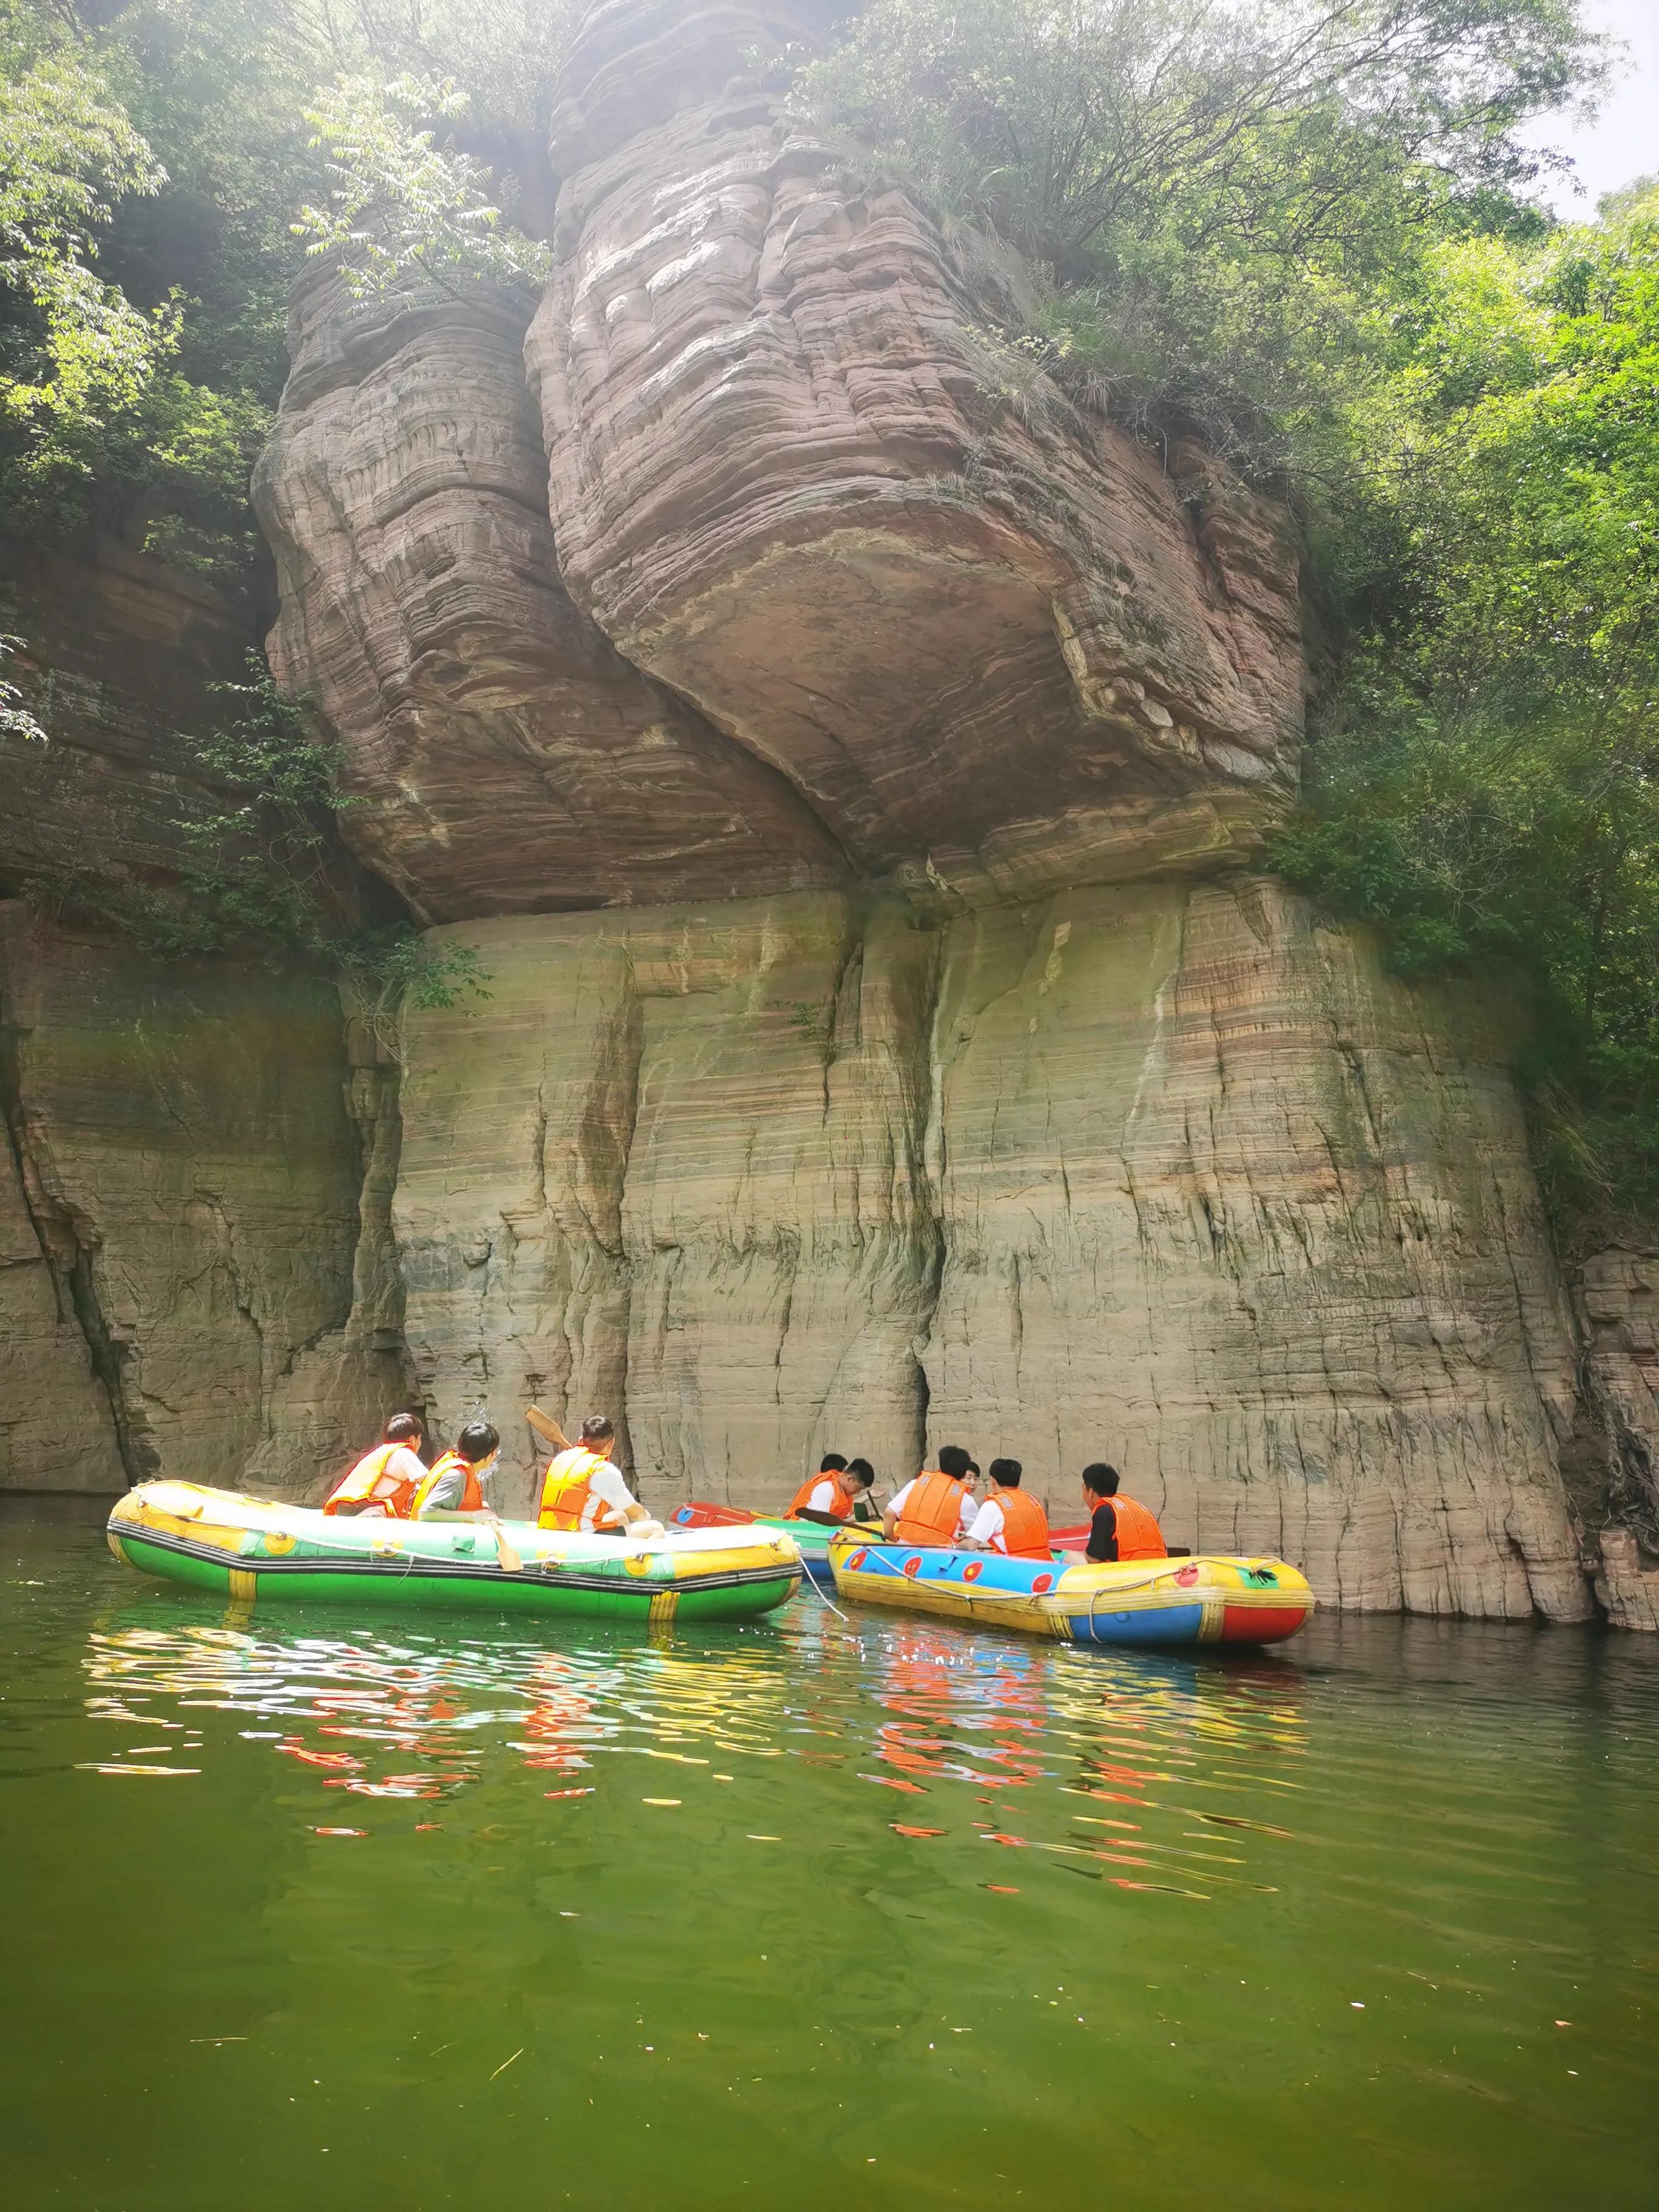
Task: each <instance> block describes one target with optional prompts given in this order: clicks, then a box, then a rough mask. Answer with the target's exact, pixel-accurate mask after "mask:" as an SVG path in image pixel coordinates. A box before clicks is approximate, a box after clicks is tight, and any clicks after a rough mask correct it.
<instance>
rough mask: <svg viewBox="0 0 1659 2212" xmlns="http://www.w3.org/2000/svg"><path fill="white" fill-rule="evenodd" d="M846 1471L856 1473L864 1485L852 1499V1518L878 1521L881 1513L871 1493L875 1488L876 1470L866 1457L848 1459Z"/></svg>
mask: <svg viewBox="0 0 1659 2212" xmlns="http://www.w3.org/2000/svg"><path fill="white" fill-rule="evenodd" d="M847 1472H848V1474H851V1475H856V1476H857V1477H858V1478H859V1479H860V1480H861V1481H862V1483H863V1485H864V1487H863V1489H862V1490H861V1491H860V1492H859V1494H858V1496H857V1497H856V1498H854V1500H853V1518H854V1520H855V1521H879V1520H880V1518H881V1515H880V1512H879V1511H878V1509H877V1505H876V1501H875V1498H874V1497H873V1495H872V1492H873V1491H874V1489H875V1484H876V1470H875V1469H874V1468H872V1466H871V1464H870V1462H869V1461H868V1460H867V1459H849V1460H848V1462H847Z"/></svg>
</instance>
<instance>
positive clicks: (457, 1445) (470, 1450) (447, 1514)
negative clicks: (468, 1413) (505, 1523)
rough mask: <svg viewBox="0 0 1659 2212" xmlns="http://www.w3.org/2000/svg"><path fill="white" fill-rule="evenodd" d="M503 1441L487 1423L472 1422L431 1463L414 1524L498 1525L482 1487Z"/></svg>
mask: <svg viewBox="0 0 1659 2212" xmlns="http://www.w3.org/2000/svg"><path fill="white" fill-rule="evenodd" d="M500 1454H501V1438H500V1437H498V1436H497V1435H496V1433H495V1430H494V1429H493V1428H492V1427H491V1426H490V1425H489V1422H488V1421H469V1422H468V1423H467V1425H466V1426H465V1428H464V1429H463V1430H462V1431H461V1433H460V1434H459V1436H458V1437H456V1439H455V1442H454V1443H453V1445H452V1446H451V1448H450V1449H449V1450H448V1451H447V1452H446V1453H445V1454H444V1455H443V1456H442V1458H441V1459H436V1460H435V1461H434V1462H432V1466H431V1468H430V1469H429V1470H428V1474H427V1476H426V1479H425V1480H424V1481H423V1482H422V1485H421V1486H420V1488H419V1489H418V1490H417V1491H416V1493H415V1497H414V1501H413V1503H412V1504H411V1505H410V1515H409V1517H410V1520H411V1521H489V1522H497V1521H499V1519H500V1517H501V1516H499V1514H497V1513H496V1512H495V1511H494V1510H493V1509H492V1508H491V1507H490V1505H489V1503H488V1502H487V1501H486V1499H485V1498H484V1494H483V1486H484V1484H485V1483H486V1482H487V1481H488V1480H489V1475H490V1471H491V1469H492V1468H494V1467H495V1462H496V1460H497V1458H498V1457H499V1456H500Z"/></svg>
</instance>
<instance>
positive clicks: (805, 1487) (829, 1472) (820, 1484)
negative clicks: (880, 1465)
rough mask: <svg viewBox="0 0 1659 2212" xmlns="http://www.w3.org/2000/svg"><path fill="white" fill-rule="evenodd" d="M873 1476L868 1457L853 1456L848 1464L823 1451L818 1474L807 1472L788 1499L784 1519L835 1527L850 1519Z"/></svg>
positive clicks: (836, 1456) (873, 1471)
mask: <svg viewBox="0 0 1659 2212" xmlns="http://www.w3.org/2000/svg"><path fill="white" fill-rule="evenodd" d="M875 1479H876V1477H875V1469H874V1468H872V1466H871V1465H870V1462H869V1461H868V1460H864V1459H855V1460H854V1461H853V1462H851V1464H850V1465H849V1464H848V1462H847V1461H846V1460H844V1459H843V1458H842V1455H841V1454H840V1453H839V1452H826V1453H825V1454H824V1455H823V1459H822V1460H821V1461H820V1462H818V1471H817V1474H815V1475H809V1476H808V1478H807V1480H805V1482H803V1483H802V1485H801V1486H800V1488H799V1490H798V1491H797V1492H795V1494H794V1496H793V1498H791V1499H790V1501H789V1508H788V1510H787V1513H786V1514H785V1516H784V1518H785V1519H786V1520H787V1521H824V1522H828V1523H829V1526H830V1527H831V1528H840V1526H841V1525H842V1522H843V1521H850V1520H851V1519H852V1518H853V1515H854V1509H855V1508H856V1506H857V1504H858V1501H859V1499H860V1498H861V1497H862V1496H863V1494H864V1492H866V1490H868V1489H869V1487H870V1485H871V1484H872V1482H873V1481H874V1480H875Z"/></svg>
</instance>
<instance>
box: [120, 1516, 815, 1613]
mask: <svg viewBox="0 0 1659 2212" xmlns="http://www.w3.org/2000/svg"><path fill="white" fill-rule="evenodd" d="M110 1533H111V1534H112V1535H116V1536H125V1537H126V1538H128V1539H130V1540H131V1541H133V1542H135V1543H140V1544H153V1545H154V1546H155V1548H156V1550H157V1551H158V1552H176V1553H178V1555H179V1558H180V1559H196V1560H199V1561H200V1562H201V1563H202V1564H203V1565H205V1566H210V1567H223V1568H225V1569H226V1570H227V1571H229V1570H231V1569H234V1570H235V1571H237V1572H238V1573H240V1574H252V1575H291V1574H312V1575H317V1574H322V1575H338V1574H344V1575H368V1576H375V1575H396V1576H398V1577H400V1578H401V1579H403V1580H404V1581H409V1580H410V1579H411V1578H412V1579H414V1580H415V1581H417V1582H434V1583H442V1582H476V1583H492V1584H493V1585H494V1586H495V1588H496V1589H500V1588H501V1585H502V1584H503V1583H507V1584H510V1585H511V1586H512V1587H513V1589H579V1590H605V1591H607V1592H609V1593H610V1594H611V1595H612V1596H617V1597H625V1596H627V1595H629V1592H633V1593H635V1595H639V1596H641V1597H658V1596H660V1595H662V1594H663V1593H664V1592H665V1591H667V1590H678V1591H680V1592H682V1593H684V1592H685V1591H687V1590H711V1589H743V1588H744V1587H745V1586H746V1585H748V1584H749V1583H775V1582H781V1581H784V1580H786V1579H787V1577H788V1576H789V1575H790V1572H791V1570H790V1568H789V1567H788V1566H787V1565H779V1566H776V1567H733V1568H731V1569H729V1570H728V1571H726V1573H724V1574H718V1575H698V1576H696V1577H693V1578H687V1579H679V1578H677V1579H676V1580H674V1581H673V1582H666V1583H665V1582H653V1581H651V1580H649V1579H647V1577H646V1576H644V1575H623V1576H616V1575H579V1574H574V1573H572V1572H571V1571H569V1570H568V1569H566V1568H563V1567H560V1568H556V1569H554V1570H553V1571H544V1570H542V1569H532V1568H526V1570H525V1571H523V1572H522V1573H521V1574H516V1575H514V1574H509V1573H508V1572H507V1571H506V1570H505V1569H504V1568H502V1567H499V1566H494V1567H490V1566H483V1565H477V1564H473V1565H468V1564H467V1563H465V1562H464V1561H462V1560H459V1559H415V1560H410V1559H406V1558H405V1559H354V1558H351V1557H349V1556H348V1555H344V1554H342V1555H341V1556H339V1557H338V1558H336V1559H286V1558H284V1559H248V1558H246V1557H245V1556H244V1555H243V1554H242V1553H237V1552H225V1551H221V1550H220V1548H219V1547H218V1546H217V1545H216V1544H215V1545H209V1544H192V1543H191V1542H190V1541H189V1540H188V1538H186V1537H182V1536H172V1535H165V1534H162V1533H161V1531H160V1530H158V1529H152V1528H134V1527H133V1526H132V1524H131V1522H118V1523H115V1524H112V1528H111V1532H110Z"/></svg>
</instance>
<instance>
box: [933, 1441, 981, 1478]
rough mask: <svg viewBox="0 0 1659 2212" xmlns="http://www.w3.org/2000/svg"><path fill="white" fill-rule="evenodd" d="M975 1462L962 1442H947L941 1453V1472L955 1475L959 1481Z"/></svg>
mask: <svg viewBox="0 0 1659 2212" xmlns="http://www.w3.org/2000/svg"><path fill="white" fill-rule="evenodd" d="M973 1464H974V1462H972V1460H970V1459H969V1456H968V1455H967V1453H966V1452H965V1451H963V1449H962V1446H961V1445H960V1444H946V1445H945V1449H944V1450H943V1451H942V1452H940V1454H939V1473H940V1474H948V1475H951V1476H954V1478H955V1479H956V1480H957V1481H958V1482H960V1481H961V1480H962V1478H963V1475H964V1474H967V1472H968V1470H969V1468H971V1467H972V1466H973Z"/></svg>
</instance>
